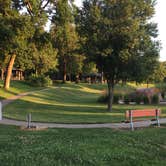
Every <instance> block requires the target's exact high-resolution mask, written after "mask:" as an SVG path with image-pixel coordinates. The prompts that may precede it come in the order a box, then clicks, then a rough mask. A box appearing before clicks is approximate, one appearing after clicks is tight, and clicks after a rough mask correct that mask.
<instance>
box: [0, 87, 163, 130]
mask: <svg viewBox="0 0 166 166" xmlns="http://www.w3.org/2000/svg"><path fill="white" fill-rule="evenodd" d="M44 90H46V89H44ZM40 91H43V90H40ZM34 92H36V91H33V92H26V93H22V94H19V95H16V96H13V97H11V98H9V99H6V100H2V101H1V102H2V106H5V105H7V104H9V103H11V102H13V101H15V100H17V99H19V98H22V97H24V96H26V95H29V94H32V93H34ZM155 123H156V122H155V121H151V120H146V121H139V122H134V127H135V128H138V127H148V126H150V125H152V124H155ZM164 123H166V118H161V119H160V124H164ZM0 124H5V125H15V126H27V122H25V121H19V120H13V119H7V118H3V119H2V120H0ZM31 125H32V126H37V127H48V128H113V129H118V128H130V124H129V123H103V124H60V123H42V122H32V123H31Z"/></svg>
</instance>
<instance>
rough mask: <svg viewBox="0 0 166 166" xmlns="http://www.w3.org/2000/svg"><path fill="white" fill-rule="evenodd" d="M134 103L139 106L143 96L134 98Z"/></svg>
mask: <svg viewBox="0 0 166 166" xmlns="http://www.w3.org/2000/svg"><path fill="white" fill-rule="evenodd" d="M135 102H136V103H137V104H140V103H141V102H143V96H142V95H137V96H135Z"/></svg>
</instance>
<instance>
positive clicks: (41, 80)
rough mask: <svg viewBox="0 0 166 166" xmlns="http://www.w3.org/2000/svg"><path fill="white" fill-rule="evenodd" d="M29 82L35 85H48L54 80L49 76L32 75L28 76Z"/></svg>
mask: <svg viewBox="0 0 166 166" xmlns="http://www.w3.org/2000/svg"><path fill="white" fill-rule="evenodd" d="M28 83H29V84H30V85H32V86H35V87H47V86H50V85H52V80H51V79H50V78H49V76H44V75H41V76H36V75H32V76H30V77H29V78H28Z"/></svg>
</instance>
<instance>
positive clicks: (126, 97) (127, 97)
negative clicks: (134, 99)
mask: <svg viewBox="0 0 166 166" xmlns="http://www.w3.org/2000/svg"><path fill="white" fill-rule="evenodd" d="M129 102H130V97H129V95H128V94H126V95H125V96H124V103H125V104H129Z"/></svg>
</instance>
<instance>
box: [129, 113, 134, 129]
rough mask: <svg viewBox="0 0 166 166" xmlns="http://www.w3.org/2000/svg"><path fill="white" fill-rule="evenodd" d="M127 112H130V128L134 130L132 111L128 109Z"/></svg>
mask: <svg viewBox="0 0 166 166" xmlns="http://www.w3.org/2000/svg"><path fill="white" fill-rule="evenodd" d="M129 114H130V129H131V131H134V124H133V117H132V111H130V112H129Z"/></svg>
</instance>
